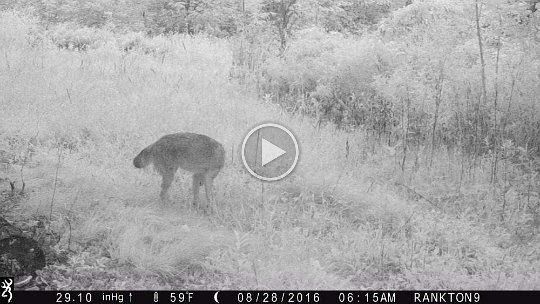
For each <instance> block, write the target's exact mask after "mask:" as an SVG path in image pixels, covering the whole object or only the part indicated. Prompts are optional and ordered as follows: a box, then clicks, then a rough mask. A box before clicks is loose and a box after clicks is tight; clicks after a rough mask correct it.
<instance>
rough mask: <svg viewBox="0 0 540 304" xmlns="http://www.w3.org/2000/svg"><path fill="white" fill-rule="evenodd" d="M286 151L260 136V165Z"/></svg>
mask: <svg viewBox="0 0 540 304" xmlns="http://www.w3.org/2000/svg"><path fill="white" fill-rule="evenodd" d="M285 153H287V152H286V151H285V150H283V149H281V148H280V147H278V146H276V145H274V144H273V143H271V142H269V141H268V140H266V139H264V138H262V142H261V155H262V165H263V166H264V165H266V164H268V163H269V162H271V161H273V160H274V159H276V158H278V157H280V156H281V155H283V154H285Z"/></svg>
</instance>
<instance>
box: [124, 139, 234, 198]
mask: <svg viewBox="0 0 540 304" xmlns="http://www.w3.org/2000/svg"><path fill="white" fill-rule="evenodd" d="M224 161H225V149H224V148H223V146H222V145H221V144H220V143H219V142H217V141H216V140H214V139H212V138H210V137H208V136H206V135H201V134H195V133H175V134H169V135H165V136H163V137H161V138H160V139H158V140H157V141H156V142H155V143H153V144H151V145H149V146H148V147H146V148H144V149H143V150H142V151H141V152H140V153H139V155H137V156H136V157H135V159H133V165H134V166H135V167H136V168H144V167H146V166H148V165H149V164H150V163H152V164H153V165H154V168H155V169H156V171H157V172H159V173H160V174H161V176H162V177H163V182H162V184H161V194H160V196H161V198H162V199H167V191H168V189H169V187H170V186H171V183H172V181H173V179H174V174H175V173H176V171H177V170H178V168H182V169H184V170H186V171H189V172H192V173H193V200H194V203H197V202H198V199H199V187H200V186H201V184H204V186H205V190H206V197H207V199H208V201H211V200H212V199H211V197H212V193H211V192H212V182H213V180H214V178H215V177H216V175H217V174H218V173H219V171H220V170H221V168H223V164H224Z"/></svg>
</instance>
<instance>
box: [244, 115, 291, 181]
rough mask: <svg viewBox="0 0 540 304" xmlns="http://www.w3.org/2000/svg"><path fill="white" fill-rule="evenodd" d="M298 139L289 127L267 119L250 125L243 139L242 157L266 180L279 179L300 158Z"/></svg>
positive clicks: (286, 173) (254, 171)
mask: <svg viewBox="0 0 540 304" xmlns="http://www.w3.org/2000/svg"><path fill="white" fill-rule="evenodd" d="M298 154H299V149H298V142H297V141H296V138H295V137H294V135H293V134H292V132H291V131H289V130H288V129H287V128H285V127H283V126H282V125H278V124H274V123H265V124H261V125H258V126H257V127H255V128H253V129H251V131H249V132H248V134H247V135H246V137H245V138H244V142H243V143H242V161H243V162H244V166H245V167H246V169H247V170H248V172H249V173H250V174H251V175H253V176H255V177H256V178H258V179H261V180H264V181H276V180H279V179H282V178H284V177H285V176H287V175H289V173H291V172H292V170H293V169H294V167H295V166H296V163H297V162H298Z"/></svg>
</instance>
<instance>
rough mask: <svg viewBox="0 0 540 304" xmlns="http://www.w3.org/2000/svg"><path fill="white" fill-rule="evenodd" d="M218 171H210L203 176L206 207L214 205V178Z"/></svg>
mask: <svg viewBox="0 0 540 304" xmlns="http://www.w3.org/2000/svg"><path fill="white" fill-rule="evenodd" d="M218 173H219V170H210V171H208V172H206V173H205V174H204V190H205V192H206V199H207V200H208V205H210V204H212V205H213V204H214V192H213V191H214V186H213V183H214V178H216V176H217V174H218Z"/></svg>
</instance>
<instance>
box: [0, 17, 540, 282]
mask: <svg viewBox="0 0 540 304" xmlns="http://www.w3.org/2000/svg"><path fill="white" fill-rule="evenodd" d="M103 35H110V37H111V38H110V39H109V40H108V41H109V43H104V44H103V45H100V46H98V47H96V48H92V49H89V50H86V51H81V52H79V51H73V50H68V49H59V48H57V47H56V46H55V45H53V44H52V43H50V39H49V38H48V36H47V33H46V32H45V30H43V29H42V28H40V27H39V26H38V25H37V22H36V21H34V20H32V19H31V18H28V17H23V16H20V15H17V14H14V13H9V12H7V13H2V14H1V15H0V178H1V179H2V183H1V184H0V191H1V193H2V201H3V202H4V203H5V204H8V203H12V204H13V205H14V206H13V208H11V209H10V210H9V212H6V213H5V214H3V216H5V217H6V218H7V219H8V220H10V221H11V222H13V223H14V224H16V225H19V226H22V227H34V228H35V227H36V226H39V225H38V224H36V223H41V224H42V225H43V226H44V227H45V228H43V229H36V231H37V232H35V235H34V237H35V238H36V239H41V240H43V242H44V243H45V244H46V246H47V247H49V248H50V249H49V250H48V254H47V261H48V266H46V267H45V268H44V269H43V270H41V271H40V272H39V278H38V279H39V280H40V281H41V282H43V283H44V284H46V285H47V286H48V288H50V289H150V288H159V289H178V288H198V289H209V288H239V289H538V288H539V287H540V262H539V252H540V247H539V245H538V244H537V243H524V242H519V240H516V234H515V233H513V231H511V230H510V229H508V227H504V226H503V225H499V226H497V225H493V224H492V221H490V218H489V212H486V213H485V214H486V216H485V217H484V218H477V217H471V216H467V214H469V213H467V212H466V210H465V209H467V208H477V209H482V208H484V209H487V210H489V209H490V208H492V206H491V205H490V202H489V198H488V199H486V198H484V197H483V196H482V195H481V193H483V192H482V191H480V190H478V189H480V188H482V187H485V185H484V184H483V183H484V182H483V180H487V179H488V174H489V173H488V172H487V170H486V171H483V170H482V169H480V170H478V172H477V173H476V174H477V177H476V179H475V180H476V181H477V182H475V183H472V182H469V183H464V184H463V185H462V187H463V192H464V193H469V194H471V195H469V196H467V198H466V199H468V200H470V201H466V199H463V198H462V197H461V198H456V202H455V204H456V205H459V204H461V205H459V206H461V208H462V209H463V210H465V211H463V212H462V213H458V212H447V210H446V209H444V208H440V207H439V206H435V205H433V204H430V202H429V201H427V200H425V199H419V198H417V197H415V196H414V195H409V194H410V193H409V194H408V193H407V192H406V191H403V188H402V187H400V186H399V185H396V179H395V178H396V176H397V175H399V173H398V172H399V170H398V167H399V165H398V164H397V160H396V159H397V156H396V155H395V153H393V152H392V151H391V149H388V147H386V149H385V147H383V146H380V145H375V144H373V143H370V142H367V141H366V140H365V136H364V134H363V133H362V132H360V131H357V132H345V131H342V130H338V129H336V128H334V127H332V126H331V125H322V126H317V123H316V122H315V121H314V120H313V119H311V118H308V117H303V116H300V115H290V114H287V113H286V112H285V111H283V110H282V109H281V108H280V107H279V106H278V105H275V104H273V103H270V102H267V101H265V99H264V98H259V97H258V96H257V93H256V91H255V90H254V89H253V88H251V87H250V86H249V85H243V84H239V83H237V82H235V81H234V80H232V79H230V71H231V67H232V62H233V59H232V51H231V45H230V44H231V43H232V42H231V41H229V40H227V39H218V38H210V37H205V36H193V37H191V36H182V35H175V36H170V37H162V36H159V37H155V38H144V39H146V40H145V43H147V44H149V45H154V46H158V47H156V48H155V49H156V50H158V51H157V52H153V53H152V52H144V51H143V50H141V49H135V50H131V51H127V52H126V51H124V50H122V49H121V48H120V47H118V44H119V43H121V39H122V37H120V36H118V37H117V36H115V34H112V33H107V32H106V31H103ZM267 121H272V122H277V123H282V124H284V125H285V126H288V127H289V128H290V129H291V130H293V132H294V133H295V135H296V136H297V138H298V140H299V144H300V149H301V155H300V160H299V163H298V166H297V168H296V169H295V171H294V172H293V173H292V174H291V175H290V176H289V177H287V178H286V179H284V180H282V181H279V182H272V183H262V182H260V181H258V180H256V179H255V178H253V177H252V176H250V175H249V173H248V172H247V171H246V170H245V169H244V168H243V165H242V162H241V158H240V154H239V147H240V146H241V142H242V139H243V137H244V135H245V134H246V133H247V132H248V131H249V129H250V128H251V127H253V126H254V125H257V124H258V123H260V122H267ZM181 131H186V132H197V133H202V134H206V135H208V136H211V137H213V138H215V139H216V140H218V141H219V142H221V143H222V144H223V145H224V146H225V149H226V151H227V155H226V164H225V167H224V169H223V170H222V172H221V173H220V174H219V175H218V177H217V178H216V180H215V191H216V201H217V205H216V206H214V207H213V208H212V210H211V211H210V212H206V213H205V212H203V211H201V210H196V209H194V208H193V207H192V206H191V195H190V191H191V176H190V175H189V174H187V173H186V172H185V171H179V172H178V173H177V176H176V180H175V182H174V184H173V186H172V188H171V192H170V194H171V198H172V203H170V204H163V203H161V202H160V200H159V196H158V193H159V183H160V182H161V178H160V176H159V175H158V174H157V173H155V172H154V171H153V170H152V169H151V168H149V169H144V170H137V169H135V168H134V167H133V164H132V159H133V157H135V155H137V153H138V152H139V151H140V150H141V149H142V148H144V147H145V146H147V145H148V144H150V143H152V142H154V141H155V140H156V139H157V138H159V137H160V136H162V135H164V134H167V133H173V132H181ZM438 153H439V155H438V157H437V160H438V161H436V162H435V165H434V167H433V169H432V170H431V171H430V172H422V171H421V172H419V173H417V174H416V175H414V176H408V177H403V178H408V179H409V180H413V181H414V183H415V184H416V185H419V187H418V188H417V189H418V191H419V192H420V190H425V191H434V189H435V186H434V184H435V183H438V185H443V186H444V185H448V186H447V188H452V187H453V186H450V185H453V184H452V183H453V182H454V181H455V180H457V179H458V178H459V172H460V168H459V166H458V165H457V164H456V162H455V161H454V157H455V156H453V155H452V154H451V153H446V152H444V151H440V152H438ZM8 180H9V181H16V183H15V186H16V187H17V190H20V188H21V185H22V182H23V181H24V183H25V190H24V194H20V195H19V194H17V195H13V194H10V187H9V183H8V182H7V181H8ZM443 186H441V188H442V187H443ZM424 193H425V192H424ZM475 193H478V195H476V196H475ZM203 197H204V196H203ZM474 200H477V204H472V203H471V201H474ZM471 206H474V207H471ZM456 208H458V207H456Z"/></svg>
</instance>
